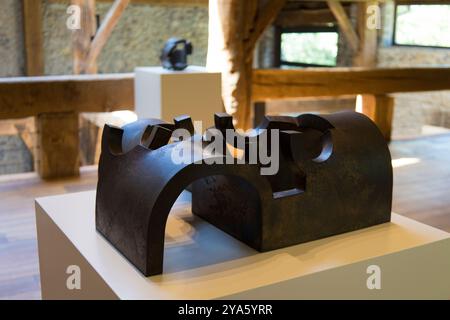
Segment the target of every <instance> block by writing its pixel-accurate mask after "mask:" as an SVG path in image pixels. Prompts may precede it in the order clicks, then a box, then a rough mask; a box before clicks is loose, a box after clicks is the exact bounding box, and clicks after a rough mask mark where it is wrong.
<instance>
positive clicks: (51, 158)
mask: <svg viewBox="0 0 450 320" xmlns="http://www.w3.org/2000/svg"><path fill="white" fill-rule="evenodd" d="M36 131H37V158H36V160H37V161H36V169H37V171H38V173H39V175H40V176H41V177H42V178H45V179H48V178H58V177H65V176H76V175H78V174H79V165H80V164H79V162H80V155H79V136H78V113H75V112H60V113H44V114H40V115H38V116H37V118H36Z"/></svg>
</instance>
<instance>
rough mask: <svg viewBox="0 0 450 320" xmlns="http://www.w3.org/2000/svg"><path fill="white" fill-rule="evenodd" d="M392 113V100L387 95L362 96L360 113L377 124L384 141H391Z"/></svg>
mask: <svg viewBox="0 0 450 320" xmlns="http://www.w3.org/2000/svg"><path fill="white" fill-rule="evenodd" d="M393 111H394V98H393V97H391V96H389V95H385V94H380V95H363V96H362V113H364V114H365V115H366V116H368V117H369V118H370V119H372V121H373V122H375V123H376V124H377V126H378V128H379V129H380V131H381V133H382V134H383V136H384V138H385V139H386V141H390V140H391V131H392V117H393V113H394V112H393Z"/></svg>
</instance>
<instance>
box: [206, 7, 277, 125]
mask: <svg viewBox="0 0 450 320" xmlns="http://www.w3.org/2000/svg"><path fill="white" fill-rule="evenodd" d="M260 3H261V1H258V0H246V1H242V0H210V1H209V45H208V62H207V65H208V68H209V69H212V70H217V71H220V72H222V96H223V100H224V105H225V110H226V111H227V112H228V113H230V114H231V115H232V116H233V117H234V120H235V125H236V127H238V128H241V129H248V128H250V127H251V126H252V124H251V111H252V108H251V105H252V73H253V53H254V48H255V45H256V43H257V41H258V39H259V37H260V36H261V34H262V33H263V32H264V30H265V29H266V28H267V26H268V25H270V24H271V23H272V21H273V20H274V19H275V18H276V16H277V14H278V12H279V11H280V10H281V8H282V7H283V5H284V3H285V0H271V1H267V2H266V4H265V5H264V6H261V4H260Z"/></svg>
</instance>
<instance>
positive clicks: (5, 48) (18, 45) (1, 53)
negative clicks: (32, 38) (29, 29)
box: [0, 0, 25, 77]
mask: <svg viewBox="0 0 450 320" xmlns="http://www.w3.org/2000/svg"><path fill="white" fill-rule="evenodd" d="M1 4H2V6H1V10H0V77H12V76H19V75H23V74H24V72H25V59H24V50H23V37H22V34H23V23H22V14H21V12H22V1H18V0H2V1H1Z"/></svg>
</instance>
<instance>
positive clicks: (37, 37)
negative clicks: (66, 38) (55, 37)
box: [22, 0, 44, 76]
mask: <svg viewBox="0 0 450 320" xmlns="http://www.w3.org/2000/svg"><path fill="white" fill-rule="evenodd" d="M22 5H23V26H24V40H25V61H26V74H27V76H41V75H43V74H44V49H43V36H42V1H41V0H23V1H22Z"/></svg>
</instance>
